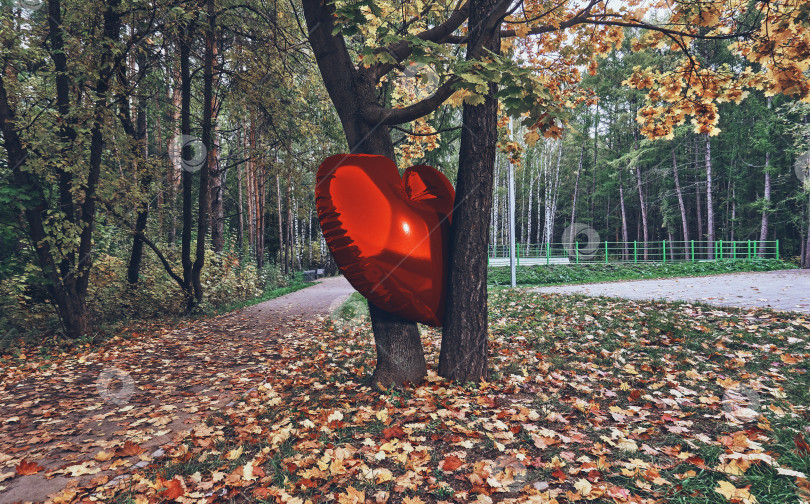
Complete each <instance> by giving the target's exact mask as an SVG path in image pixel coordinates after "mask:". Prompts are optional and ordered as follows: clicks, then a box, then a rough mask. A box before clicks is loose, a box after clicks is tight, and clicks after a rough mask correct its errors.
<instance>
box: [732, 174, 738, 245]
mask: <svg viewBox="0 0 810 504" xmlns="http://www.w3.org/2000/svg"><path fill="white" fill-rule="evenodd" d="M736 221H737V184H736V183H732V184H731V242H732V243H733V242H734V237H735V236H734V224H735V222H736ZM734 246H735V247H736V245H734Z"/></svg>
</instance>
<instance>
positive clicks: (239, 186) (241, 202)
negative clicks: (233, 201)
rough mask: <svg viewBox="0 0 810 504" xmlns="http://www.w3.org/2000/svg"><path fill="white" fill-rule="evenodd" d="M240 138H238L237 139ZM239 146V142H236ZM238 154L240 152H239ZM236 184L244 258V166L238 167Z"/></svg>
mask: <svg viewBox="0 0 810 504" xmlns="http://www.w3.org/2000/svg"><path fill="white" fill-rule="evenodd" d="M237 138H238V137H237ZM236 144H237V145H239V142H238V141H237V142H236ZM237 152H238V151H237ZM236 184H237V198H238V201H237V206H236V220H237V222H238V226H239V229H238V234H237V236H236V238H237V243H238V246H239V255H240V257H242V256H243V255H244V252H245V215H244V210H243V208H244V195H243V193H242V164H241V163H239V164H237V165H236Z"/></svg>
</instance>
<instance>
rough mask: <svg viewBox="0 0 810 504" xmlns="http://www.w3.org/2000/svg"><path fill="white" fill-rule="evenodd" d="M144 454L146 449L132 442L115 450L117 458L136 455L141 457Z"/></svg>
mask: <svg viewBox="0 0 810 504" xmlns="http://www.w3.org/2000/svg"><path fill="white" fill-rule="evenodd" d="M143 452H144V449H143V448H141V447H140V446H138V445H136V444H135V443H133V442H132V441H127V442H125V443H124V446H122V447H121V448H119V449H117V450H115V456H116V457H132V456H135V455H140V454H141V453H143Z"/></svg>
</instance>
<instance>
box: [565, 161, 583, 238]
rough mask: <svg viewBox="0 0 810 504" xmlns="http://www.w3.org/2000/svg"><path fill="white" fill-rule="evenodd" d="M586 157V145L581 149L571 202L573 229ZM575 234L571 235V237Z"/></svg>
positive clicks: (572, 227) (572, 228)
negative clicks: (581, 174) (580, 178)
mask: <svg viewBox="0 0 810 504" xmlns="http://www.w3.org/2000/svg"><path fill="white" fill-rule="evenodd" d="M584 157H585V147H582V149H581V150H580V151H579V167H578V168H577V178H576V181H575V182H574V197H573V201H572V203H571V231H572V232H573V230H574V224H575V223H576V221H577V193H578V192H579V176H580V173H582V159H583V158H584ZM570 238H573V236H569V239H570Z"/></svg>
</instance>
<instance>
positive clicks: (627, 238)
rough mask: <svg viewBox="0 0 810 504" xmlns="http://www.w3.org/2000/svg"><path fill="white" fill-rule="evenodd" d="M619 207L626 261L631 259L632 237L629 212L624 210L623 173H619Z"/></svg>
mask: <svg viewBox="0 0 810 504" xmlns="http://www.w3.org/2000/svg"><path fill="white" fill-rule="evenodd" d="M619 206H620V208H621V211H622V242H623V243H624V260H625V261H627V260H629V258H630V250H629V248H628V247H629V244H628V242H629V241H630V235H629V234H627V211H626V210H625V208H624V182H623V180H622V172H621V171H619Z"/></svg>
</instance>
